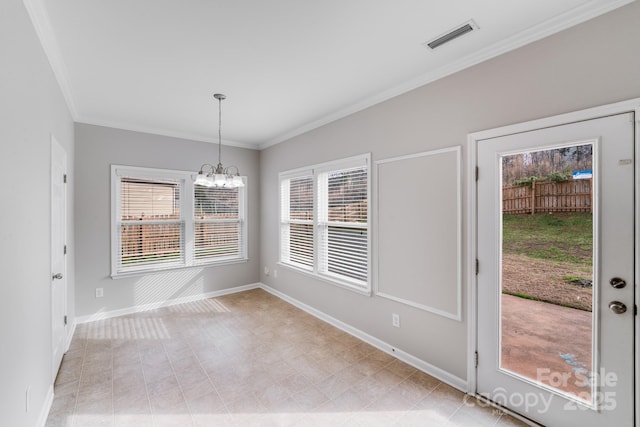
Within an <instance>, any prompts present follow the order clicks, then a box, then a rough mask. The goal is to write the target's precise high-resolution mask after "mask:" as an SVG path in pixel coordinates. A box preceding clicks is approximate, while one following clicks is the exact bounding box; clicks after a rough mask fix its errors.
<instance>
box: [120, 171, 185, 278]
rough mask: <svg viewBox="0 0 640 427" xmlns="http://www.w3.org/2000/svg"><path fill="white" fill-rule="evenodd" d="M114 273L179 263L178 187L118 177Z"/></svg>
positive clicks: (180, 259) (182, 231) (180, 229)
mask: <svg viewBox="0 0 640 427" xmlns="http://www.w3.org/2000/svg"><path fill="white" fill-rule="evenodd" d="M118 232H119V241H120V248H121V251H120V253H119V259H118V270H119V271H121V270H126V269H136V268H146V267H149V266H154V265H165V264H175V263H182V262H183V252H182V246H183V241H184V224H183V222H182V221H181V216H180V183H179V182H175V181H161V180H143V179H139V178H131V177H122V179H121V180H120V215H119V229H118Z"/></svg>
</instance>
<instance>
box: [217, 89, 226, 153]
mask: <svg viewBox="0 0 640 427" xmlns="http://www.w3.org/2000/svg"><path fill="white" fill-rule="evenodd" d="M223 96H224V95H223ZM216 98H218V166H220V165H221V164H222V99H223V97H222V96H218V97H216Z"/></svg>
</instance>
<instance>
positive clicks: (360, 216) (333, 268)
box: [280, 154, 370, 292]
mask: <svg viewBox="0 0 640 427" xmlns="http://www.w3.org/2000/svg"><path fill="white" fill-rule="evenodd" d="M369 205H370V203H369V155H368V154H367V155H362V156H357V157H352V158H349V159H344V160H339V161H335V162H330V163H324V164H321V165H315V166H311V167H308V168H303V169H298V170H295V171H289V172H283V173H281V174H280V263H282V264H283V265H286V266H289V267H293V268H295V269H298V270H301V271H304V272H307V273H310V274H312V275H314V276H317V277H320V278H322V279H325V280H329V281H331V282H333V283H337V284H339V285H342V286H346V287H348V288H352V289H357V290H362V291H365V292H368V291H369V289H370V280H369V276H370V275H369V258H370V256H369V252H370V251H369V246H370V244H369V241H370V236H369V217H370V214H369Z"/></svg>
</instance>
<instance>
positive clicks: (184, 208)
mask: <svg viewBox="0 0 640 427" xmlns="http://www.w3.org/2000/svg"><path fill="white" fill-rule="evenodd" d="M124 175H128V176H133V177H136V178H149V179H158V180H167V179H173V180H176V181H179V182H180V185H181V187H180V191H181V192H180V222H181V223H182V225H183V227H184V242H183V250H184V257H183V261H182V262H180V263H175V262H174V263H170V264H165V265H154V266H151V267H141V268H139V269H135V268H132V269H130V270H128V271H118V251H120V241H119V237H118V225H119V221H118V218H119V207H120V205H119V204H120V202H119V200H120V191H121V186H120V177H121V176H124ZM194 176H195V174H194V173H193V172H191V171H179V170H170V169H157V168H146V167H138V166H126V165H111V222H110V226H111V278H112V279H119V278H125V277H131V276H142V275H145V274H152V273H158V272H168V271H175V270H182V269H188V268H194V267H199V268H202V267H210V266H217V265H227V264H237V263H244V262H247V261H248V260H249V259H248V221H247V183H246V177H242V179H243V181H244V182H245V186H244V187H241V188H240V189H239V194H238V212H239V214H240V221H239V222H240V228H241V232H240V235H241V242H240V245H241V246H240V255H239V256H238V257H226V258H221V259H218V260H213V261H207V262H198V261H195V260H194V257H193V249H194V240H193V239H194V224H195V219H194V203H193V202H194V200H193V198H194Z"/></svg>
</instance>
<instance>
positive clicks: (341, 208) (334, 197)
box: [328, 167, 367, 223]
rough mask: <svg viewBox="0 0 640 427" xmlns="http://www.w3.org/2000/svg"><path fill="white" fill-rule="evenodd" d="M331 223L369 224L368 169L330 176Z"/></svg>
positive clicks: (343, 171)
mask: <svg viewBox="0 0 640 427" xmlns="http://www.w3.org/2000/svg"><path fill="white" fill-rule="evenodd" d="M328 175H329V176H328V180H329V182H328V198H329V200H328V207H329V221H339V222H359V223H366V222H367V168H366V167H359V168H354V169H346V170H340V171H335V172H330V173H329V174H328Z"/></svg>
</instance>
